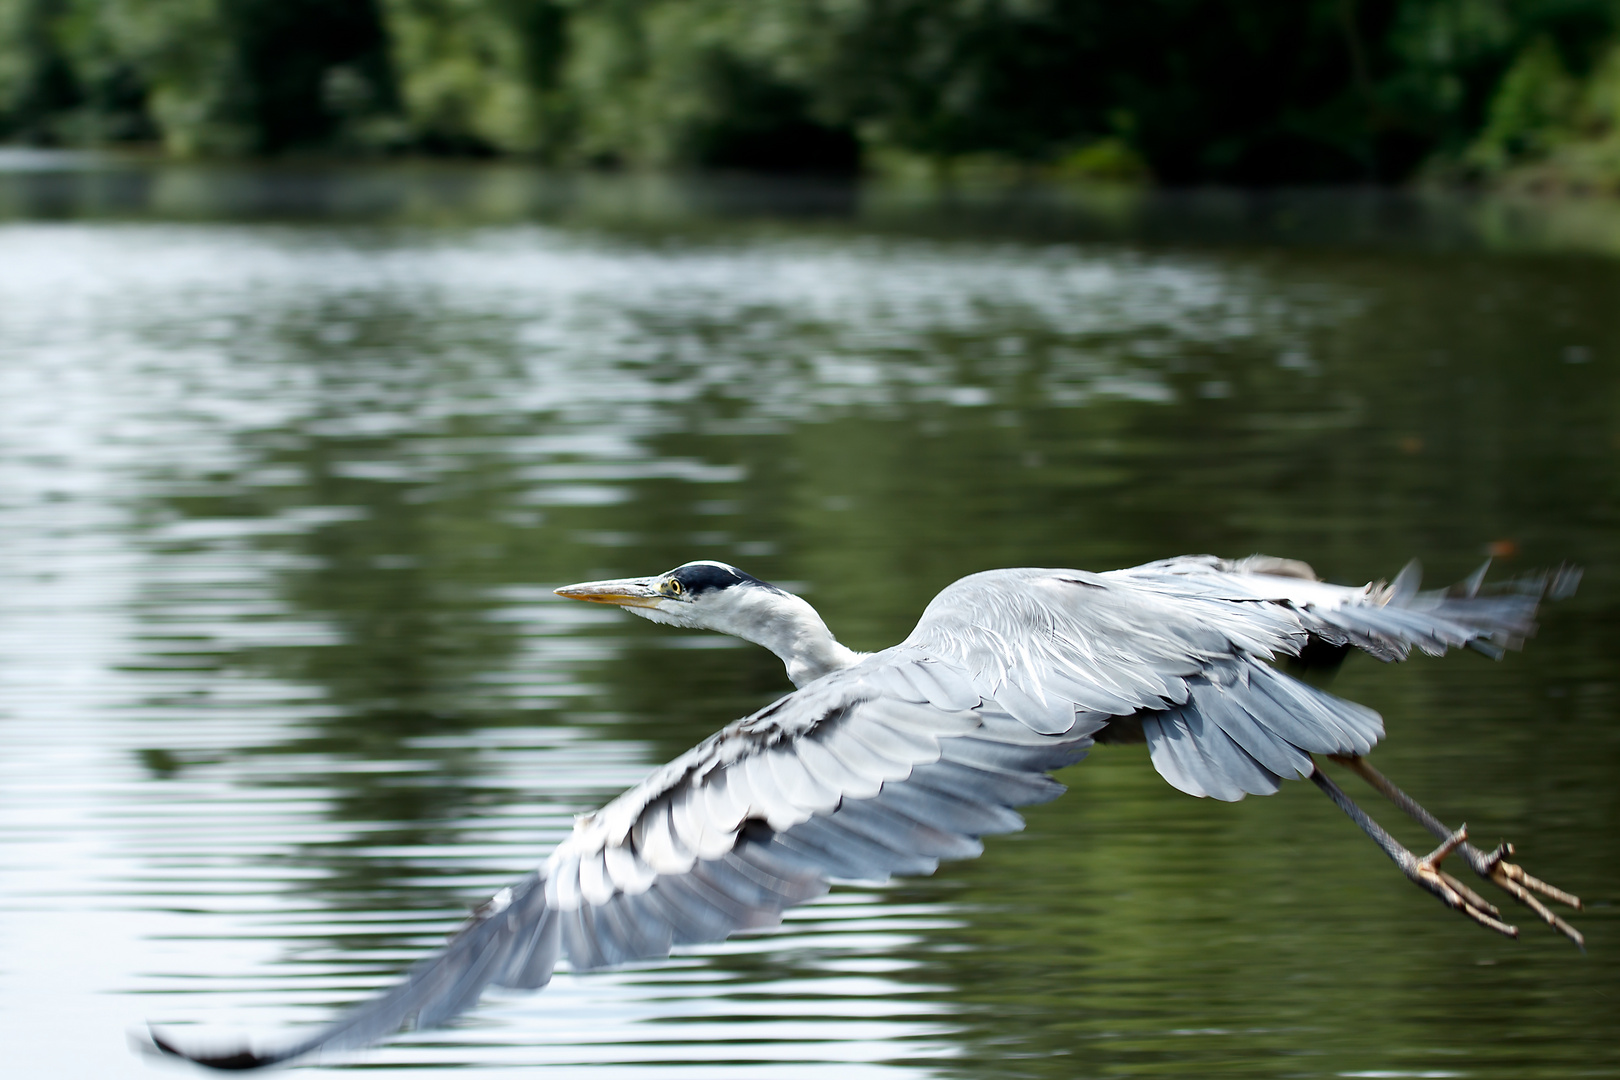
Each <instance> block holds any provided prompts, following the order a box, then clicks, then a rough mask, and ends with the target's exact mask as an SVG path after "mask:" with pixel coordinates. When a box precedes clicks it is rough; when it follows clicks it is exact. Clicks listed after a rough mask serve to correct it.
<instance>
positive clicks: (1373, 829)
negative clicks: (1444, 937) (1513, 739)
mask: <svg viewBox="0 0 1620 1080" xmlns="http://www.w3.org/2000/svg"><path fill="white" fill-rule="evenodd" d="M1311 783H1313V784H1315V785H1316V786H1317V787H1319V788H1321V789H1322V793H1323V794H1324V795H1326V796H1327V797H1328V798H1330V799H1332V800H1333V803H1334V805H1335V806H1337V807H1338V808H1339V809H1340V810H1343V811H1344V812H1345V815H1346V816H1347V817H1349V818H1350V820H1351V821H1354V822H1355V823H1356V824H1357V825H1358V826H1360V827H1361V831H1362V832H1364V833H1366V834H1367V835H1368V836H1370V837H1372V840H1373V843H1375V844H1377V845H1378V846H1379V847H1380V848H1382V849H1383V850H1384V854H1385V855H1388V856H1389V858H1390V861H1391V862H1393V863H1394V864H1395V865H1396V866H1398V867H1400V869H1401V873H1403V874H1405V875H1406V876H1407V877H1408V878H1409V879H1410V880H1411V881H1412V883H1413V884H1415V885H1417V886H1418V887H1420V888H1423V889H1427V890H1428V891H1429V892H1431V893H1433V894H1434V895H1435V896H1437V897H1439V898H1440V902H1441V903H1442V904H1445V905H1446V906H1447V907H1449V908H1452V909H1454V910H1456V911H1460V912H1462V913H1463V914H1464V915H1467V916H1468V917H1469V918H1470V919H1473V920H1474V921H1475V922H1477V923H1479V924H1480V925H1481V926H1483V927H1486V928H1488V929H1491V930H1495V931H1496V932H1497V933H1499V934H1506V935H1507V936H1508V937H1518V936H1519V928H1518V927H1516V926H1510V925H1509V924H1507V923H1505V922H1503V921H1502V919H1501V917H1500V916H1501V914H1502V913H1501V912H1500V911H1498V910H1497V909H1496V908H1494V907H1492V906H1491V905H1490V904H1488V903H1486V902H1485V899H1484V898H1483V897H1481V896H1480V895H1479V894H1478V893H1476V892H1474V890H1472V889H1470V888H1469V887H1468V886H1466V885H1464V884H1463V883H1462V882H1460V881H1458V880H1457V879H1456V878H1454V877H1452V876H1451V875H1450V874H1448V873H1446V872H1445V871H1444V870H1442V869H1440V862H1441V860H1442V859H1444V858H1445V857H1446V856H1447V855H1450V854H1451V853H1452V852H1453V851H1455V850H1456V849H1457V848H1458V847H1459V846H1461V845H1462V844H1463V843H1464V842H1465V841H1466V840H1467V839H1468V826H1466V825H1464V826H1463V827H1462V828H1460V829H1458V830H1457V831H1456V832H1454V833H1450V834H1448V835H1447V836H1446V837H1445V839H1444V840H1443V841H1442V842H1441V844H1440V846H1439V847H1437V848H1435V849H1434V850H1433V851H1431V852H1429V854H1427V855H1425V856H1423V857H1422V858H1419V857H1418V856H1416V855H1414V854H1412V852H1410V851H1408V850H1407V849H1406V848H1405V846H1403V845H1402V844H1401V842H1400V841H1399V840H1396V839H1395V838H1394V837H1393V836H1391V835H1390V834H1389V833H1388V832H1386V831H1385V830H1384V827H1383V826H1382V825H1379V824H1378V822H1376V821H1374V820H1373V819H1372V818H1371V817H1370V816H1368V814H1367V812H1366V811H1365V810H1363V809H1362V808H1361V807H1359V806H1357V805H1356V803H1355V800H1353V799H1352V798H1350V796H1348V795H1346V794H1345V793H1344V789H1343V788H1341V787H1339V785H1338V784H1335V783H1334V782H1333V781H1332V780H1329V779H1328V777H1327V774H1326V773H1324V772H1322V770H1321V769H1319V768H1318V769H1315V770H1313V771H1312V772H1311Z"/></svg>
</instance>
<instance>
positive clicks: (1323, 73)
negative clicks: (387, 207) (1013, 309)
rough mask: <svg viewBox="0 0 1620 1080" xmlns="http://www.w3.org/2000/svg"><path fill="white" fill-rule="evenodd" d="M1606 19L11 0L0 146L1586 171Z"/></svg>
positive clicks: (1174, 9) (1576, 7) (1331, 174)
mask: <svg viewBox="0 0 1620 1080" xmlns="http://www.w3.org/2000/svg"><path fill="white" fill-rule="evenodd" d="M1617 28H1620V0H1300V2H1298V3H1293V4H1267V3H1260V2H1258V0H1138V2H1136V3H1131V4H1120V3H1112V2H1106V0H752V2H750V3H747V4H739V3H736V2H734V0H0V138H9V139H13V140H22V141H31V142H42V143H63V144H95V143H106V142H117V141H129V140H136V141H140V140H152V139H158V140H160V141H161V142H162V143H163V144H164V145H165V146H166V147H167V148H168V149H169V150H170V151H172V152H175V153H181V154H195V153H228V154H230V153H275V152H281V151H287V150H299V149H317V150H319V149H326V150H338V151H379V150H409V151H417V152H429V153H461V154H467V153H472V154H484V153H503V154H522V155H528V156H532V157H537V158H540V159H542V160H548V161H553V162H558V163H565V164H612V165H626V166H634V167H666V168H667V167H684V166H703V167H719V168H751V169H776V170H789V171H810V170H822V171H834V172H849V171H853V170H854V169H856V168H857V167H859V166H860V164H861V163H862V162H863V160H864V161H865V162H866V163H867V164H868V165H869V166H870V165H872V164H882V163H886V162H923V163H928V166H927V167H928V168H929V169H930V170H931V171H934V172H938V173H950V172H958V171H960V168H959V165H961V164H962V163H985V162H997V163H1001V164H1000V165H998V166H996V167H997V168H1000V169H1002V170H1003V171H1006V170H1007V169H1009V168H1011V169H1013V170H1014V171H1020V170H1021V171H1023V172H1028V171H1029V170H1031V169H1035V170H1045V171H1048V172H1051V173H1052V174H1054V175H1060V176H1085V177H1095V176H1101V177H1106V178H1110V179H1121V180H1128V181H1132V182H1140V181H1142V180H1144V179H1146V178H1148V177H1154V178H1157V179H1159V180H1162V181H1165V182H1169V183H1189V182H1197V183H1209V182H1216V183H1234V184H1275V183H1313V182H1347V181H1349V182H1363V181H1369V180H1371V181H1382V182H1389V181H1398V180H1402V179H1404V178H1406V177H1409V176H1411V175H1413V174H1414V172H1416V171H1417V170H1419V169H1420V168H1422V167H1424V166H1425V164H1426V163H1427V164H1428V166H1429V167H1430V168H1431V169H1433V170H1435V171H1438V172H1442V173H1444V172H1447V171H1448V170H1449V171H1450V173H1451V174H1453V175H1471V176H1476V177H1487V178H1489V177H1496V176H1504V175H1507V174H1509V173H1513V172H1514V171H1515V170H1520V171H1522V170H1523V169H1524V168H1525V167H1527V166H1531V165H1534V166H1537V167H1550V164H1549V163H1556V162H1575V161H1577V160H1578V161H1580V162H1583V163H1584V164H1582V165H1581V168H1584V169H1586V170H1588V171H1592V170H1596V171H1597V172H1598V173H1602V172H1604V170H1606V169H1608V166H1607V165H1605V164H1603V162H1605V161H1607V160H1609V158H1610V157H1612V156H1613V153H1612V152H1611V151H1609V150H1607V149H1603V147H1606V146H1607V145H1608V144H1607V142H1606V141H1605V140H1606V139H1607V138H1608V135H1607V133H1608V132H1609V131H1610V130H1611V128H1612V126H1613V125H1612V123H1611V121H1612V119H1613V118H1614V117H1615V116H1616V115H1617V110H1620V105H1617V104H1616V101H1615V99H1616V94H1617V93H1620V91H1617V90H1616V89H1615V88H1616V87H1620V75H1616V74H1614V71H1615V70H1617V69H1616V67H1615V65H1616V63H1620V62H1615V61H1612V60H1611V58H1612V56H1613V54H1614V49H1615V48H1617V47H1620V45H1617V38H1616V32H1617ZM974 167H975V168H977V167H978V166H974ZM1561 167H1562V166H1561ZM1569 167H1573V166H1569Z"/></svg>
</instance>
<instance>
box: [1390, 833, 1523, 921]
mask: <svg viewBox="0 0 1620 1080" xmlns="http://www.w3.org/2000/svg"><path fill="white" fill-rule="evenodd" d="M1467 840H1468V826H1466V825H1464V826H1463V827H1462V828H1460V829H1458V830H1457V831H1456V832H1454V833H1452V834H1451V835H1450V836H1448V837H1446V839H1445V840H1444V841H1443V842H1442V843H1441V844H1440V846H1439V847H1437V848H1435V849H1434V850H1433V851H1431V852H1429V854H1427V855H1425V856H1423V857H1422V858H1421V859H1420V858H1418V857H1417V856H1415V855H1413V854H1412V853H1411V852H1409V851H1408V852H1406V853H1405V854H1406V857H1405V858H1403V859H1399V860H1397V862H1398V863H1399V864H1400V867H1401V870H1402V871H1403V872H1404V873H1405V874H1406V876H1407V877H1408V878H1410V879H1411V880H1412V881H1413V882H1414V883H1415V884H1417V885H1418V886H1420V887H1421V888H1424V889H1427V890H1428V891H1429V892H1431V893H1433V894H1434V895H1435V896H1437V897H1439V898H1440V902H1441V903H1442V904H1445V905H1446V906H1447V907H1449V908H1451V909H1453V910H1455V911H1460V912H1462V913H1463V914H1464V915H1466V916H1468V917H1469V918H1470V919H1473V920H1474V921H1475V922H1477V923H1479V924H1480V925H1481V926H1483V927H1486V928H1487V929H1490V930H1495V931H1496V932H1497V933H1499V934H1505V935H1507V936H1508V937H1513V938H1516V937H1518V936H1519V928H1518V927H1516V926H1513V925H1511V924H1509V923H1506V922H1503V921H1502V917H1501V916H1502V913H1501V912H1500V911H1498V910H1497V909H1496V907H1495V906H1494V905H1492V904H1490V903H1487V902H1486V900H1485V898H1484V897H1482V896H1480V895H1479V894H1478V893H1477V892H1475V891H1474V890H1473V889H1470V888H1469V887H1468V886H1467V885H1464V884H1463V883H1462V882H1460V881H1458V880H1457V879H1456V878H1454V877H1452V876H1451V875H1450V874H1448V873H1446V872H1445V871H1444V870H1442V869H1440V863H1441V861H1442V860H1444V859H1445V857H1446V856H1447V855H1450V854H1451V853H1452V852H1453V851H1455V850H1457V848H1459V847H1464V846H1466V842H1467ZM1403 850H1404V849H1403Z"/></svg>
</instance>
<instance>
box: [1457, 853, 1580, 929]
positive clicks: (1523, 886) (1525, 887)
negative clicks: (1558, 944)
mask: <svg viewBox="0 0 1620 1080" xmlns="http://www.w3.org/2000/svg"><path fill="white" fill-rule="evenodd" d="M1513 853H1514V850H1513V845H1512V844H1509V843H1505V842H1504V843H1501V844H1498V845H1497V846H1496V848H1495V850H1493V851H1481V850H1480V849H1479V848H1477V847H1474V846H1473V845H1472V844H1465V845H1464V846H1463V852H1462V854H1463V858H1465V859H1466V860H1467V861H1468V865H1469V866H1471V867H1473V870H1474V873H1476V874H1478V875H1479V876H1480V877H1482V878H1484V879H1485V880H1486V881H1489V882H1490V883H1491V884H1493V885H1495V886H1496V887H1497V888H1499V889H1501V890H1502V891H1503V892H1505V893H1507V894H1508V895H1509V896H1511V897H1513V899H1515V900H1517V901H1518V902H1519V903H1521V904H1523V905H1524V906H1525V907H1527V908H1529V909H1530V910H1531V911H1533V912H1535V913H1536V914H1537V915H1538V916H1539V917H1540V918H1541V921H1542V922H1544V923H1546V924H1547V925H1548V926H1550V927H1552V928H1553V929H1554V930H1556V931H1558V932H1559V933H1560V934H1563V935H1564V936H1565V937H1567V938H1569V940H1571V941H1573V942H1574V943H1575V945H1576V947H1577V948H1579V949H1580V950H1581V951H1583V952H1584V951H1585V950H1586V938H1585V937H1583V936H1582V934H1581V932H1580V931H1579V930H1577V929H1575V928H1574V927H1573V926H1571V925H1569V923H1567V922H1565V921H1564V920H1563V919H1562V918H1560V917H1559V916H1558V914H1557V913H1556V912H1554V911H1552V910H1551V909H1549V908H1548V907H1547V905H1546V904H1543V903H1542V902H1541V900H1540V899H1538V898H1537V896H1536V895H1535V894H1536V893H1540V894H1541V895H1542V896H1545V897H1546V898H1547V899H1549V900H1553V901H1555V902H1557V903H1560V904H1565V905H1567V906H1569V907H1572V908H1574V909H1575V910H1576V911H1580V910H1581V898H1580V897H1578V896H1576V895H1575V894H1574V893H1567V892H1565V891H1564V890H1563V889H1560V888H1558V887H1557V886H1556V885H1549V884H1547V883H1546V882H1545V881H1542V880H1541V879H1540V878H1538V877H1535V876H1533V875H1531V874H1527V873H1525V872H1524V868H1523V867H1522V866H1519V865H1518V864H1517V863H1510V862H1508V861H1507V856H1509V855H1512V854H1513Z"/></svg>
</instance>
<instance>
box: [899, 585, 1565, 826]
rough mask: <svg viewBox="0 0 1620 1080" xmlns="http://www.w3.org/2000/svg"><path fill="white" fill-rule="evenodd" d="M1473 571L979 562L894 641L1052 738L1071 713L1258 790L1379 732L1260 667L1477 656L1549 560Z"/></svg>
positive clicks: (1533, 591)
mask: <svg viewBox="0 0 1620 1080" xmlns="http://www.w3.org/2000/svg"><path fill="white" fill-rule="evenodd" d="M1483 576H1484V568H1481V570H1480V571H1479V572H1478V573H1476V574H1475V575H1474V576H1473V577H1471V578H1470V579H1469V580H1468V581H1466V582H1463V583H1462V584H1461V585H1459V586H1455V587H1453V588H1451V589H1448V590H1441V591H1436V592H1420V591H1419V590H1418V577H1419V572H1418V568H1417V564H1416V563H1412V564H1410V565H1408V567H1407V568H1406V569H1405V570H1404V571H1402V572H1401V574H1400V575H1399V576H1397V577H1396V579H1395V580H1394V581H1393V582H1392V583H1390V584H1388V585H1384V584H1382V583H1375V584H1371V585H1366V586H1362V587H1360V588H1348V587H1345V586H1340V585H1330V584H1327V583H1325V582H1320V581H1317V580H1315V576H1314V575H1313V574H1312V573H1311V570H1310V568H1309V567H1308V566H1305V565H1304V564H1303V563H1298V562H1292V561H1289V560H1284V559H1276V558H1271V557H1269V556H1251V557H1250V558H1248V559H1242V560H1236V561H1230V560H1225V559H1218V558H1215V557H1214V556H1207V555H1200V556H1184V557H1182V558H1178V559H1169V560H1165V561H1163V562H1158V563H1149V564H1147V565H1145V566H1138V567H1133V568H1131V569H1128V570H1115V571H1111V572H1109V573H1104V574H1092V573H1087V572H1085V571H1079V570H1033V569H1022V570H992V571H988V572H986V573H982V574H974V575H972V576H970V577H966V578H963V579H962V580H961V581H958V582H956V583H955V584H954V585H951V586H950V587H949V588H947V589H946V590H944V591H943V592H941V593H940V594H939V596H937V597H936V598H935V599H934V601H933V602H932V603H931V604H930V605H929V606H928V609H927V610H926V611H925V612H924V613H923V617H922V619H921V621H920V622H919V623H918V625H917V628H916V630H915V631H913V633H912V635H911V637H909V638H908V639H907V641H906V645H907V646H909V647H912V648H916V649H918V650H920V651H923V652H925V653H927V654H929V655H933V656H936V657H939V658H941V659H943V660H946V661H948V662H950V663H951V664H953V665H954V666H957V667H960V668H962V669H963V670H965V671H967V672H968V673H969V675H970V678H971V679H972V682H973V687H974V689H975V690H976V691H977V692H979V693H980V694H981V695H983V696H984V697H986V698H990V699H994V700H995V701H997V702H999V703H1000V705H1001V706H1002V707H1003V708H1005V709H1006V710H1008V711H1009V712H1010V713H1011V714H1012V715H1013V716H1015V717H1017V718H1018V719H1019V720H1021V721H1023V722H1024V723H1025V724H1027V725H1028V726H1029V727H1030V728H1031V729H1033V730H1035V731H1042V732H1057V731H1062V730H1065V729H1066V728H1067V726H1068V725H1069V724H1070V723H1071V722H1072V721H1071V716H1072V714H1073V713H1074V711H1075V709H1077V708H1078V709H1080V710H1082V711H1094V712H1101V713H1105V714H1108V715H1110V716H1112V717H1114V718H1116V720H1115V721H1114V722H1115V723H1120V722H1121V721H1120V719H1119V718H1129V719H1128V721H1126V722H1127V723H1129V724H1130V725H1133V726H1135V725H1139V727H1140V731H1141V734H1142V736H1143V737H1144V738H1145V739H1146V741H1147V743H1148V747H1149V751H1150V753H1151V755H1152V758H1153V764H1154V767H1155V768H1157V769H1158V771H1159V773H1160V774H1161V775H1162V776H1163V777H1164V778H1165V779H1166V780H1168V781H1169V782H1170V783H1171V784H1173V785H1174V786H1175V787H1177V788H1180V789H1181V790H1182V791H1186V792H1188V793H1190V794H1193V795H1200V796H1210V797H1213V798H1217V799H1224V800H1228V801H1231V800H1236V799H1241V798H1243V796H1244V795H1245V794H1258V795H1269V794H1272V793H1273V792H1275V791H1276V790H1277V787H1278V785H1279V783H1280V782H1281V781H1282V780H1283V779H1287V778H1291V777H1294V776H1301V777H1303V776H1308V775H1310V772H1311V769H1312V768H1313V766H1312V764H1311V760H1310V757H1309V755H1310V754H1312V753H1321V754H1365V753H1367V752H1368V751H1370V750H1371V749H1372V748H1373V746H1374V745H1375V744H1376V743H1377V742H1378V740H1379V739H1381V738H1382V737H1383V731H1384V729H1383V720H1382V718H1380V717H1379V715H1378V714H1377V713H1376V712H1374V711H1373V710H1371V709H1368V708H1366V707H1365V706H1362V705H1357V704H1356V703H1354V702H1350V701H1345V700H1344V699H1342V698H1339V697H1335V696H1334V695H1332V694H1328V693H1326V692H1324V691H1321V690H1318V689H1316V688H1314V687H1312V686H1309V685H1307V684H1305V683H1302V682H1300V681H1298V680H1296V679H1293V678H1290V677H1288V676H1286V675H1284V674H1282V673H1280V672H1278V671H1276V670H1274V669H1273V668H1272V667H1270V666H1269V664H1267V663H1266V661H1269V660H1273V659H1275V658H1277V657H1278V656H1299V655H1300V654H1301V653H1302V652H1304V650H1305V649H1306V647H1307V645H1309V644H1311V643H1312V642H1317V643H1321V644H1324V645H1327V646H1332V647H1350V646H1353V647H1356V648H1360V649H1362V650H1364V651H1366V652H1369V653H1371V654H1372V655H1374V656H1376V657H1378V658H1379V659H1382V660H1400V659H1404V658H1405V657H1406V656H1407V655H1408V653H1409V652H1410V650H1411V649H1412V648H1413V647H1414V646H1415V647H1416V648H1418V649H1420V650H1422V651H1424V652H1427V653H1430V654H1439V653H1443V652H1445V651H1446V649H1448V648H1455V647H1458V646H1463V645H1469V646H1472V647H1474V648H1476V649H1479V650H1480V651H1482V652H1485V653H1487V654H1488V655H1493V656H1500V655H1501V654H1502V651H1503V650H1504V649H1508V648H1518V647H1519V646H1520V645H1522V644H1523V642H1524V639H1525V638H1526V637H1527V636H1528V635H1529V634H1531V633H1532V632H1533V631H1534V628H1535V624H1534V616H1535V611H1536V605H1537V603H1538V602H1539V601H1540V599H1541V598H1542V597H1543V596H1544V595H1551V596H1554V597H1557V596H1562V595H1567V594H1568V593H1570V592H1572V591H1573V590H1574V587H1575V584H1576V582H1577V581H1578V580H1579V574H1578V573H1577V572H1575V571H1571V570H1566V571H1560V572H1558V573H1556V574H1552V575H1545V574H1544V575H1539V576H1535V577H1530V578H1524V579H1521V580H1519V581H1515V582H1510V583H1508V585H1507V586H1506V587H1505V588H1503V589H1500V590H1498V591H1494V592H1489V593H1486V592H1482V591H1481V587H1480V585H1481V581H1482V579H1483Z"/></svg>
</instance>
